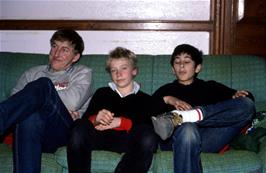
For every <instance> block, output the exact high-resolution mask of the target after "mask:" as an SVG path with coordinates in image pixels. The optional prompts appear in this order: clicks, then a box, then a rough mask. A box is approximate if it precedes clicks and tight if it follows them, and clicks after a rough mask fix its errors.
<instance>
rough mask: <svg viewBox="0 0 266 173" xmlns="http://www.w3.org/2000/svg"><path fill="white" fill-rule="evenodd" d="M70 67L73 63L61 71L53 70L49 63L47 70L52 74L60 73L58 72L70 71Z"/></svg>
mask: <svg viewBox="0 0 266 173" xmlns="http://www.w3.org/2000/svg"><path fill="white" fill-rule="evenodd" d="M72 67H73V64H72V65H71V66H69V67H68V68H67V69H64V70H61V71H54V70H53V69H52V68H51V65H50V64H48V66H47V71H48V72H50V73H54V74H60V73H65V72H70V71H71V70H72Z"/></svg>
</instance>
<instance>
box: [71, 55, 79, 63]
mask: <svg viewBox="0 0 266 173" xmlns="http://www.w3.org/2000/svg"><path fill="white" fill-rule="evenodd" d="M79 59H80V54H79V53H77V54H76V55H75V56H74V58H73V59H72V63H75V62H77V61H78V60H79Z"/></svg>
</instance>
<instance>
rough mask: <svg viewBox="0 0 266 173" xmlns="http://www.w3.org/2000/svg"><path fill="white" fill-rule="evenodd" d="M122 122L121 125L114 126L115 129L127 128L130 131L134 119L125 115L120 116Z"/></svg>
mask: <svg viewBox="0 0 266 173" xmlns="http://www.w3.org/2000/svg"><path fill="white" fill-rule="evenodd" d="M120 118H121V123H120V126H119V127H116V128H114V130H126V131H129V130H130V129H131V127H132V121H131V120H130V119H128V118H125V117H120Z"/></svg>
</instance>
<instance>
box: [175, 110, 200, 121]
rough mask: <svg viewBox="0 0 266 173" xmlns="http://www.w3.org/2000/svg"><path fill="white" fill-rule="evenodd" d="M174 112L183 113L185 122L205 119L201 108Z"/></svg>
mask: <svg viewBox="0 0 266 173" xmlns="http://www.w3.org/2000/svg"><path fill="white" fill-rule="evenodd" d="M172 112H176V113H178V114H180V115H182V117H183V122H197V121H201V120H203V114H202V111H201V110H200V109H199V108H196V109H191V110H188V111H180V110H173V111H172Z"/></svg>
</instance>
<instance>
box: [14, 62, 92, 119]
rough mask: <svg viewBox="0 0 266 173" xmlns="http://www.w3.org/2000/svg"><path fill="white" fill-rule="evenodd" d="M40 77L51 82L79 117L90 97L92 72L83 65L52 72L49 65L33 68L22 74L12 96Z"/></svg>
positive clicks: (67, 105)
mask: <svg viewBox="0 0 266 173" xmlns="http://www.w3.org/2000/svg"><path fill="white" fill-rule="evenodd" d="M40 77H47V78H49V79H51V80H52V82H53V83H54V86H55V88H56V90H57V92H58V94H59V96H60V98H61V100H62V101H63V103H64V104H65V106H66V108H67V109H68V110H70V111H78V112H79V114H80V116H82V115H83V113H84V112H85V111H86V109H87V107H88V104H89V101H90V99H91V96H92V70H91V69H90V68H88V67H87V66H84V65H77V64H75V65H73V66H71V67H69V68H68V69H66V70H64V71H57V72H55V71H52V70H51V69H50V67H49V65H40V66H36V67H33V68H31V69H29V70H27V71H26V72H24V73H23V74H22V76H21V77H20V79H19V80H18V82H17V84H16V86H15V87H14V88H13V90H12V94H14V93H16V92H18V91H19V90H21V89H23V88H24V86H25V85H26V84H27V83H29V82H31V81H34V80H36V79H38V78H40Z"/></svg>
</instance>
